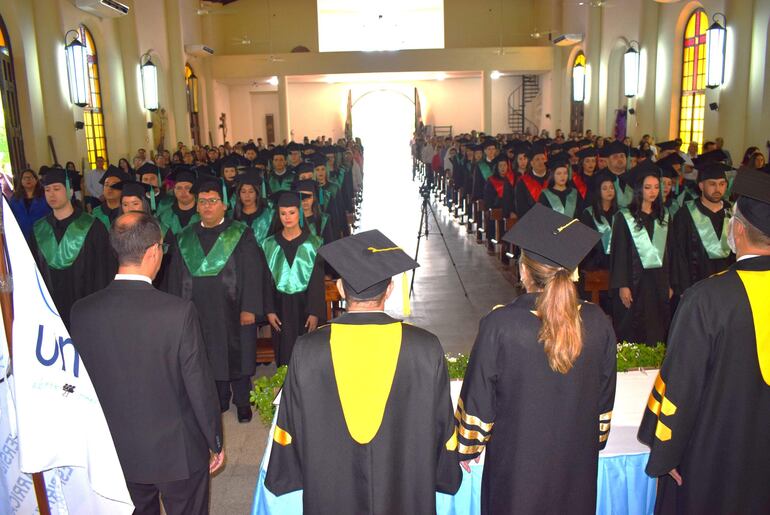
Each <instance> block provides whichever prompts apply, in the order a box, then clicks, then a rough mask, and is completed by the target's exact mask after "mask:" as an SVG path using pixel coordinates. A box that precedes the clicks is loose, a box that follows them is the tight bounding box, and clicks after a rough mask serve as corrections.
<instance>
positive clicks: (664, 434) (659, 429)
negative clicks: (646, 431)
mask: <svg viewBox="0 0 770 515" xmlns="http://www.w3.org/2000/svg"><path fill="white" fill-rule="evenodd" d="M655 436H656V437H657V438H658V440H660V441H661V442H667V441H669V440H671V428H670V427H668V426H667V425H666V424H664V423H663V422H661V421H660V420H658V425H657V426H655Z"/></svg>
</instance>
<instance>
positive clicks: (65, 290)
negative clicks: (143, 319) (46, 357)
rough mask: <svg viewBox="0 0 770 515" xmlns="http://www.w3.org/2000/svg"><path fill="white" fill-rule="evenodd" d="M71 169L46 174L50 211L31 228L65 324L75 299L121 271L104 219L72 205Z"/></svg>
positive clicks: (41, 265)
mask: <svg viewBox="0 0 770 515" xmlns="http://www.w3.org/2000/svg"><path fill="white" fill-rule="evenodd" d="M73 175H74V174H73V172H69V171H66V170H64V169H62V168H51V169H49V170H48V173H46V174H45V175H44V176H43V177H42V178H41V182H42V184H43V188H44V190H45V200H46V203H47V204H48V205H49V206H50V207H51V209H52V212H51V213H50V214H49V215H47V216H46V217H45V218H41V219H40V220H38V221H37V222H35V225H34V226H33V228H32V233H33V236H34V237H33V238H30V239H29V246H30V250H31V251H32V255H33V256H34V258H35V261H36V262H37V267H38V269H39V270H40V275H41V276H42V277H43V280H44V281H45V284H46V286H47V287H48V291H49V293H50V294H51V299H53V302H54V304H55V305H56V310H57V311H58V312H59V316H61V319H62V321H63V322H64V325H65V326H66V327H67V328H68V329H69V320H70V309H71V308H72V305H73V304H74V303H75V301H76V300H78V299H81V298H83V297H85V296H87V295H90V294H92V293H94V292H95V291H97V290H101V289H102V288H104V287H105V286H107V284H109V282H110V281H111V280H112V278H113V276H114V275H115V272H116V270H117V261H116V260H115V258H114V256H113V253H112V248H111V247H110V242H109V234H108V233H107V229H105V227H104V224H102V223H101V222H98V221H97V220H96V218H94V217H93V216H91V215H89V214H88V213H86V212H85V211H83V210H82V209H80V208H79V207H77V206H74V205H73V204H72V200H71V199H72V189H71V184H72V180H73Z"/></svg>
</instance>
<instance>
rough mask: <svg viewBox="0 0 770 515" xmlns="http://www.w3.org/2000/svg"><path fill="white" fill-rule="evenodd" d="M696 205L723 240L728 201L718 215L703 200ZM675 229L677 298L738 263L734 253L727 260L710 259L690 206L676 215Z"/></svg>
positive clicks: (673, 263)
mask: <svg viewBox="0 0 770 515" xmlns="http://www.w3.org/2000/svg"><path fill="white" fill-rule="evenodd" d="M693 202H694V204H695V208H696V209H697V210H698V211H700V212H701V213H703V215H704V216H706V217H707V218H708V219H709V220H710V221H711V225H712V227H713V228H714V232H715V233H716V236H717V238H721V236H722V229H723V227H724V225H723V224H724V219H725V216H726V214H727V210H728V209H729V208H730V206H729V204H728V203H727V202H725V204H724V207H723V208H722V209H720V210H719V211H717V212H716V213H714V212H713V211H711V210H710V209H708V208H707V207H705V206H704V205H703V203H702V202H701V201H700V199H698V200H694V201H693ZM671 230H672V231H673V233H674V234H673V239H672V256H671V287H672V288H673V289H674V293H675V294H677V295H681V294H682V292H684V291H685V290H686V289H687V288H689V287H690V286H692V285H693V284H695V283H697V282H698V281H700V280H702V279H705V278H707V277H711V276H712V275H713V274H715V273H717V272H722V271H723V270H727V268H728V267H729V266H730V265H731V264H732V263H733V262H734V261H735V255H734V254H732V253H730V255H729V256H728V257H726V258H720V259H711V258H709V255H708V253H707V252H706V248H705V247H704V246H703V243H702V242H701V238H700V235H699V234H698V230H697V229H696V227H695V221H694V220H693V218H692V215H691V214H690V210H689V209H688V208H687V206H686V205H685V206H684V207H682V208H681V209H679V211H677V212H676V216H675V217H674V221H673V223H672V224H671Z"/></svg>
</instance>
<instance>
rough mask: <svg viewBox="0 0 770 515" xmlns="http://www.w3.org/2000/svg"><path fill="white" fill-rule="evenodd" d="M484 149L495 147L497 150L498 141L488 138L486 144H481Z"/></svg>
mask: <svg viewBox="0 0 770 515" xmlns="http://www.w3.org/2000/svg"><path fill="white" fill-rule="evenodd" d="M481 146H482V148H483V149H485V150H486V148H487V147H495V148H497V140H495V139H492V138H487V139H485V140H484V142H483V143H482V144H481Z"/></svg>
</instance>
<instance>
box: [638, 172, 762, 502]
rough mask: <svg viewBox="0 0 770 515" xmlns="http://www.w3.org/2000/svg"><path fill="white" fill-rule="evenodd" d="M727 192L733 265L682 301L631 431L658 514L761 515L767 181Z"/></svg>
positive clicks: (742, 182)
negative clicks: (644, 452)
mask: <svg viewBox="0 0 770 515" xmlns="http://www.w3.org/2000/svg"><path fill="white" fill-rule="evenodd" d="M698 171H699V172H702V171H703V168H699V169H698ZM734 191H735V193H736V195H738V200H737V202H736V204H735V206H734V207H733V216H732V218H731V219H730V222H729V224H728V227H727V231H728V238H727V240H728V244H729V245H730V247H731V250H733V251H734V252H735V254H736V256H737V257H736V262H735V263H734V264H733V265H731V266H730V267H729V268H728V269H727V271H725V272H724V273H721V274H717V275H714V276H712V277H710V278H707V279H704V280H703V281H700V282H699V283H697V284H696V285H694V286H692V287H691V288H690V289H688V290H687V291H686V292H685V294H684V295H683V296H682V300H681V302H680V304H679V308H678V309H677V312H676V315H675V316H674V320H673V322H672V325H671V334H670V335H669V338H668V348H667V349H666V359H665V360H664V361H663V365H662V366H661V368H660V372H659V374H658V377H657V379H656V380H655V384H654V387H653V388H652V391H651V392H650V397H649V399H648V402H647V405H646V408H645V411H644V417H643V418H642V423H641V425H640V427H639V434H638V438H639V441H641V442H643V443H645V444H646V445H648V446H649V447H650V457H649V460H648V462H647V467H646V472H647V474H648V475H650V476H651V477H654V478H658V481H657V496H656V500H655V513H658V514H669V513H670V514H678V513H708V514H728V513H770V489H768V488H767V481H768V478H770V459H768V456H770V433H768V431H767V428H768V427H770V318H769V317H768V316H767V314H768V313H770V296H768V292H769V291H770V175H768V174H766V173H763V172H760V171H757V170H745V171H741V172H740V173H739V174H738V175H737V177H736V179H735V183H734ZM683 209H684V208H683Z"/></svg>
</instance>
